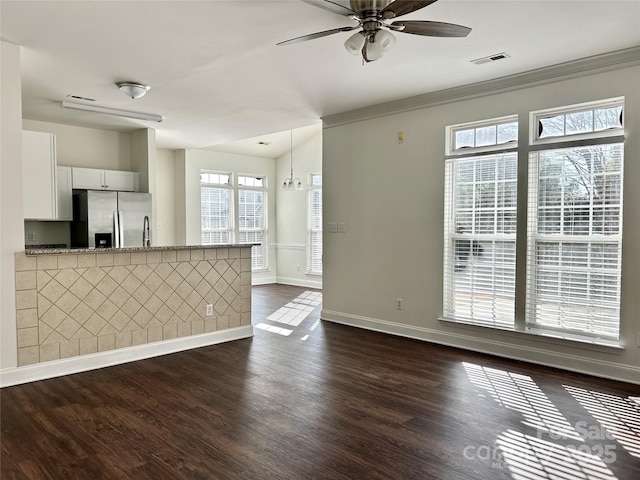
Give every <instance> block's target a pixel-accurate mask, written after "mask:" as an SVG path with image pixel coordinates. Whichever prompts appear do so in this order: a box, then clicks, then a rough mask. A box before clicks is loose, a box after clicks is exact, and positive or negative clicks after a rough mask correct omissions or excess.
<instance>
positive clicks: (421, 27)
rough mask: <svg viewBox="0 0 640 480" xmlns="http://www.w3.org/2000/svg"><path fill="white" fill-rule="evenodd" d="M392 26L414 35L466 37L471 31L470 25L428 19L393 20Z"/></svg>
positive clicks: (394, 28)
mask: <svg viewBox="0 0 640 480" xmlns="http://www.w3.org/2000/svg"><path fill="white" fill-rule="evenodd" d="M390 27H391V29H392V30H394V31H398V32H403V33H412V34H414V35H425V36H427V37H466V36H467V35H469V32H470V31H471V29H470V28H469V27H464V26H462V25H456V24H454V23H445V22H431V21H428V20H425V21H420V20H407V21H404V22H403V21H399V22H393V23H392V24H391V25H390ZM403 27H404V28H403Z"/></svg>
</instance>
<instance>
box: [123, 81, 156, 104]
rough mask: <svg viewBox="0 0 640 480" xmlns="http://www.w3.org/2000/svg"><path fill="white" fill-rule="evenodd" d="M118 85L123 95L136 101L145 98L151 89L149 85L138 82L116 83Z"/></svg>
mask: <svg viewBox="0 0 640 480" xmlns="http://www.w3.org/2000/svg"><path fill="white" fill-rule="evenodd" d="M116 85H117V86H118V88H119V89H120V91H121V92H122V93H124V94H125V95H126V96H127V97H131V98H132V99H134V100H135V99H136V98H140V97H144V96H145V95H146V93H147V92H148V91H149V90H150V89H151V87H150V86H149V85H144V84H142V83H136V82H118V83H116Z"/></svg>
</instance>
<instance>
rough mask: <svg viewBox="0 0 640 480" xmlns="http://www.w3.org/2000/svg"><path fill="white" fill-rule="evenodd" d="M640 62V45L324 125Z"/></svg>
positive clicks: (345, 115)
mask: <svg viewBox="0 0 640 480" xmlns="http://www.w3.org/2000/svg"><path fill="white" fill-rule="evenodd" d="M635 65H640V46H639V47H633V48H628V49H625V50H618V51H615V52H610V53H605V54H601V55H594V56H591V57H586V58H581V59H578V60H573V61H570V62H566V63H561V64H557V65H551V66H549V67H544V68H539V69H536V70H530V71H527V72H523V73H518V74H515V75H509V76H506V77H500V78H496V79H493V80H487V81H485V82H478V83H472V84H469V85H464V86H460V87H454V88H448V89H445V90H439V91H436V92H430V93H424V94H421V95H416V96H413V97H408V98H404V99H401V100H394V101H392V102H385V103H379V104H376V105H371V106H369V107H363V108H359V109H356V110H350V111H347V112H342V113H336V114H333V115H327V116H325V117H322V122H323V127H324V128H329V127H335V126H338V125H343V124H347V123H352V122H358V121H361V120H368V119H372V118H377V117H382V116H385V115H392V114H395V113H401V112H407V111H410V110H417V109H421V108H426V107H433V106H436V105H442V104H445V103H450V102H456V101H460V100H468V99H472V98H477V97H482V96H486V95H491V94H495V93H504V92H509V91H512V90H518V89H521V88H525V87H532V86H536V85H543V84H546V83H552V82H557V81H558V80H565V79H570V78H577V77H582V76H585V75H591V74H593V73H599V72H606V71H610V70H617V69H620V68H625V67H631V66H635Z"/></svg>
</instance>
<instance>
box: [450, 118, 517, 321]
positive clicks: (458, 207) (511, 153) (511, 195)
mask: <svg viewBox="0 0 640 480" xmlns="http://www.w3.org/2000/svg"><path fill="white" fill-rule="evenodd" d="M449 134H450V136H449V139H450V143H449V145H450V155H448V157H447V159H446V163H445V171H446V180H445V182H446V183H445V239H444V241H445V252H444V285H445V288H444V315H445V317H447V318H451V319H455V320H458V321H463V322H469V323H476V324H481V325H489V326H495V327H507V328H509V327H513V326H514V298H515V266H516V260H515V253H516V200H517V198H516V196H517V173H518V168H517V167H518V164H517V153H516V151H515V149H514V147H515V146H516V143H515V142H516V141H517V135H518V123H517V119H515V118H511V117H509V118H503V119H497V120H492V121H488V122H483V123H481V124H475V125H465V126H459V127H452V128H450V129H449Z"/></svg>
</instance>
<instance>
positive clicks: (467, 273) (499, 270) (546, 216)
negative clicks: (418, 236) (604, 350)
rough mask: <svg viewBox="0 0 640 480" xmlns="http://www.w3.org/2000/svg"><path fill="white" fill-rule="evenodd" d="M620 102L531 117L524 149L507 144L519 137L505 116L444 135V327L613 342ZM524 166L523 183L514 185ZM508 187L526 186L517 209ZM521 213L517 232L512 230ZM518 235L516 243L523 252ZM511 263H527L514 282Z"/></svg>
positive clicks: (619, 240) (619, 231)
mask: <svg viewBox="0 0 640 480" xmlns="http://www.w3.org/2000/svg"><path fill="white" fill-rule="evenodd" d="M623 103H624V102H623V99H612V100H606V101H600V102H591V103H589V104H582V105H575V106H570V107H563V108H556V109H553V110H546V111H541V112H533V113H531V114H530V116H529V119H530V128H529V130H530V135H529V138H530V144H529V145H528V147H527V149H526V150H525V149H520V150H518V148H517V142H516V140H515V139H514V138H509V137H510V136H511V135H512V134H515V132H517V131H518V123H517V121H516V120H515V118H514V119H512V120H509V119H498V121H496V120H493V121H486V122H475V123H473V124H469V125H457V126H453V127H448V129H447V130H448V131H447V139H448V142H449V144H448V145H449V150H448V154H447V156H446V159H445V172H446V173H445V175H446V176H445V182H446V183H445V232H444V233H445V246H444V292H443V300H444V304H443V314H444V317H445V318H446V319H449V320H453V321H457V322H465V323H473V324H479V325H486V326H492V327H498V328H509V329H514V330H519V331H523V332H529V333H536V334H544V335H553V336H558V337H561V338H570V339H574V340H582V341H591V342H598V343H605V344H606V343H610V342H612V341H614V342H615V341H616V340H618V339H619V329H620V280H621V258H622V208H623V205H622V186H623V165H624V158H623V156H624V135H623V106H624V105H623ZM501 125H502V126H503V129H504V128H507V127H505V126H508V129H509V131H510V132H511V133H510V134H509V135H507V137H504V136H503V137H500V134H499V133H498V132H499V131H500V127H501ZM500 138H502V139H503V140H504V139H505V138H508V139H507V140H506V141H507V143H506V144H505V143H502V142H500ZM519 151H520V155H519V153H518V152H519ZM525 164H526V165H527V168H528V178H527V182H528V184H527V185H518V170H519V168H518V166H519V165H520V166H521V168H520V171H521V172H522V171H523V170H525ZM518 188H526V191H527V195H526V204H525V198H524V197H525V196H521V198H520V202H521V203H520V204H518V197H517V190H518ZM525 209H526V217H527V222H526V225H525V223H524V222H521V223H520V224H518V222H517V221H516V220H517V217H518V214H521V215H524V213H525ZM517 235H521V236H522V237H526V242H524V241H523V242H521V243H519V244H520V245H521V246H522V250H517V249H516V236H517ZM525 245H526V251H525ZM518 252H519V253H518ZM516 257H517V258H522V259H523V262H524V261H526V264H523V265H522V267H523V268H524V267H525V266H526V275H523V276H522V277H521V276H519V277H518V278H522V281H521V282H517V281H516V276H515V271H516ZM516 298H518V299H522V302H519V303H517V304H516V302H515V299H516Z"/></svg>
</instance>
